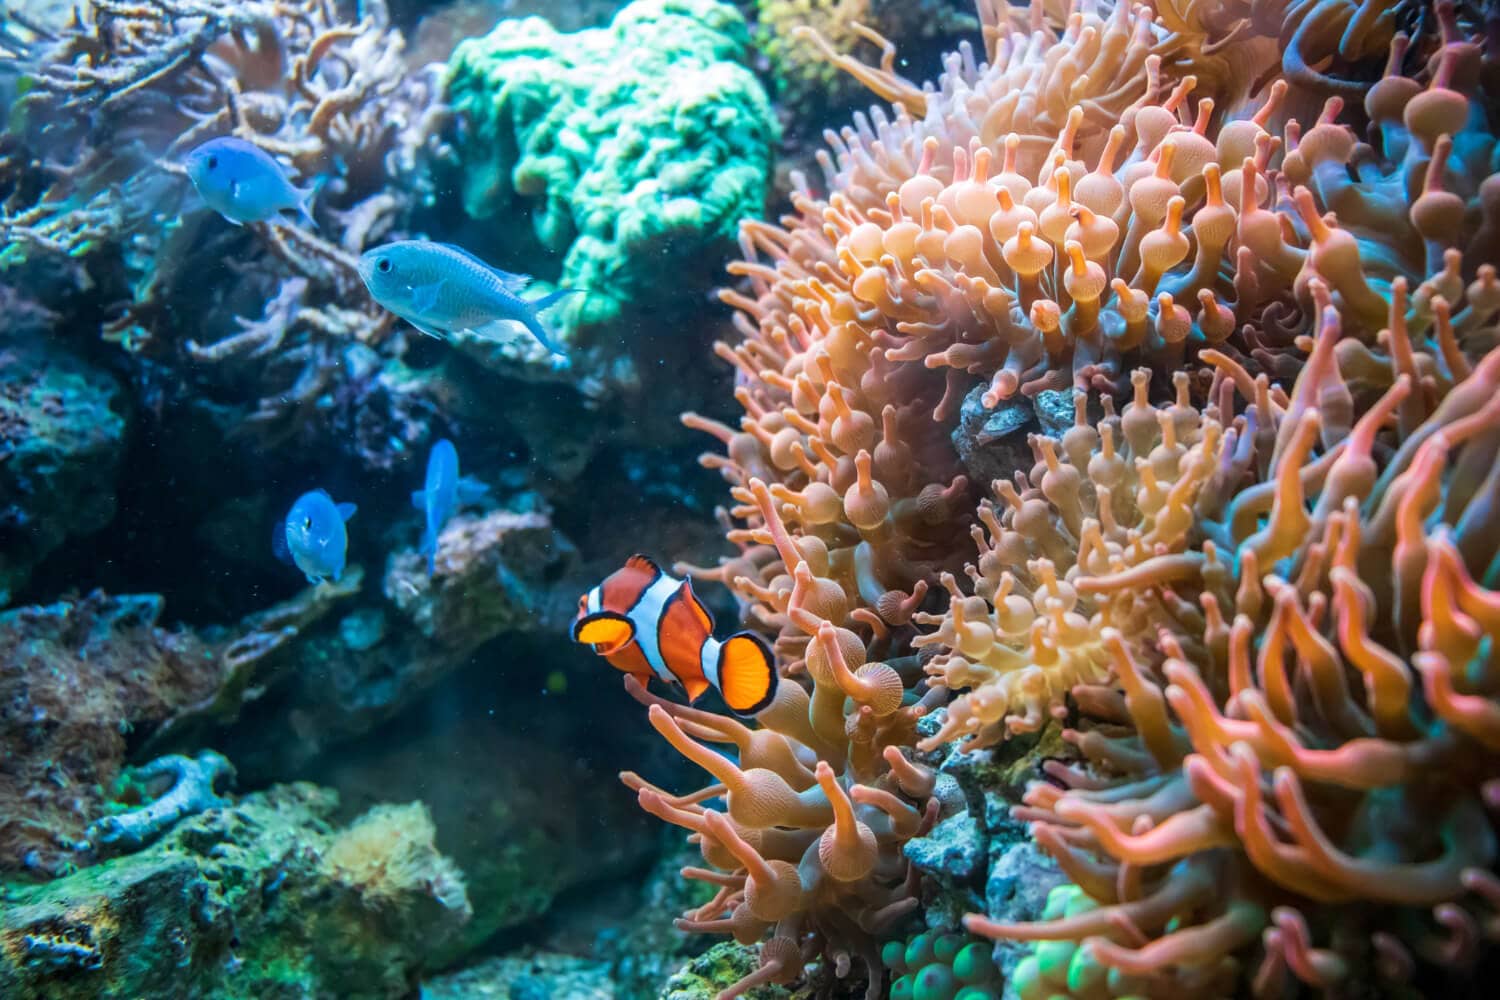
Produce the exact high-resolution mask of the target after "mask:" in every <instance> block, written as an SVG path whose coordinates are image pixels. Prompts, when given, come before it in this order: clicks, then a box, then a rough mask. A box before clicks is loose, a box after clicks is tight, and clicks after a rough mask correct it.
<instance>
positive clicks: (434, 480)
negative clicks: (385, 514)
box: [411, 438, 489, 576]
mask: <svg viewBox="0 0 1500 1000" xmlns="http://www.w3.org/2000/svg"><path fill="white" fill-rule="evenodd" d="M488 491H489V487H488V486H486V485H485V484H484V483H481V482H480V481H479V480H477V479H473V478H470V477H468V476H465V477H463V478H462V479H460V478H459V475H458V449H457V448H455V447H453V442H452V441H449V440H448V439H447V438H443V439H442V440H441V441H439V442H438V443H437V444H435V445H433V446H432V453H431V454H429V455H428V456H427V483H426V488H425V489H421V490H417V491H416V492H415V493H413V494H412V495H411V505H412V506H413V507H415V508H417V510H420V511H421V512H422V513H423V515H424V516H425V517H426V519H427V532H426V534H424V535H423V536H422V551H423V552H424V553H426V554H427V575H428V576H432V575H433V573H434V572H436V570H437V545H438V535H440V534H442V531H443V525H445V524H447V523H448V518H450V517H452V516H453V512H454V511H456V510H457V509H458V508H459V505H461V504H466V503H473V502H474V501H475V500H478V499H479V498H480V497H482V496H484V494H485V493H487V492H488Z"/></svg>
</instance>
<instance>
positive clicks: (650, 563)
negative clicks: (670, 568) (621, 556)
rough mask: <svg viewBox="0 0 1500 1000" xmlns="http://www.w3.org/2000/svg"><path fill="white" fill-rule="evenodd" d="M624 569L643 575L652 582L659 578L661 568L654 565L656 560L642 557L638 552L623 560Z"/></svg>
mask: <svg viewBox="0 0 1500 1000" xmlns="http://www.w3.org/2000/svg"><path fill="white" fill-rule="evenodd" d="M625 568H626V569H633V570H638V571H640V572H642V573H645V574H646V575H647V576H649V577H651V579H652V580H655V579H656V578H657V577H659V576H661V567H660V566H658V565H656V560H655V559H652V558H651V557H650V556H643V555H641V554H640V553H639V552H637V553H636V554H635V555H633V556H631V557H630V558H629V559H626V560H625Z"/></svg>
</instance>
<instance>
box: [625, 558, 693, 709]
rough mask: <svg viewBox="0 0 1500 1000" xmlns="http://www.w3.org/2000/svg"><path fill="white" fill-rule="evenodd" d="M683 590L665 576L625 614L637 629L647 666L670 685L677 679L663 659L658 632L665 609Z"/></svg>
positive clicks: (677, 582) (677, 581)
mask: <svg viewBox="0 0 1500 1000" xmlns="http://www.w3.org/2000/svg"><path fill="white" fill-rule="evenodd" d="M681 586H682V581H681V580H674V579H672V578H671V577H670V576H667V574H665V573H662V574H661V575H660V576H658V577H657V578H656V580H655V581H653V582H652V584H651V586H649V587H647V588H646V590H645V592H643V593H642V594H641V597H640V600H638V601H636V602H635V607H633V608H631V609H630V610H629V611H628V612H626V617H627V618H629V619H630V622H631V624H633V625H634V626H635V635H636V640H637V641H638V642H639V643H640V644H641V652H642V653H643V654H645V657H646V662H647V663H649V664H651V669H652V670H654V671H655V672H656V676H657V677H659V678H661V679H662V680H663V681H666V682H667V683H668V684H675V683H677V676H676V675H675V674H673V673H672V670H671V668H670V667H668V666H667V661H666V660H665V659H663V658H662V655H661V639H660V634H659V629H660V627H661V625H660V623H661V618H662V612H663V611H664V610H665V609H666V607H667V602H668V601H670V600H671V599H672V597H673V595H674V594H676V593H677V589H678V588H679V587H681Z"/></svg>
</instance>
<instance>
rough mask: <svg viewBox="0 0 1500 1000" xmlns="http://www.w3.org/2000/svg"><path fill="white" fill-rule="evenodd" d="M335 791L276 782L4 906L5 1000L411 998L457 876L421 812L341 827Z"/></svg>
mask: <svg viewBox="0 0 1500 1000" xmlns="http://www.w3.org/2000/svg"><path fill="white" fill-rule="evenodd" d="M337 805H338V798H337V796H336V795H335V794H334V793H332V792H330V791H327V790H324V789H320V788H317V787H316V786H313V785H307V784H296V785H283V786H277V787H275V788H273V789H271V790H270V791H268V792H264V793H259V794H255V795H249V796H246V797H245V799H244V800H242V801H241V802H240V803H239V804H238V805H235V806H232V807H227V808H217V809H210V810H208V811H206V812H204V813H201V814H199V815H197V816H195V817H193V818H191V819H187V820H184V821H182V822H180V823H178V824H177V825H176V826H175V827H174V828H173V829H172V830H171V832H170V833H168V834H167V835H166V836H165V837H164V838H163V839H161V840H159V841H158V842H157V843H155V844H154V845H153V846H151V847H148V848H146V849H145V850H142V851H139V852H137V853H135V854H130V855H126V856H124V857H120V858H116V859H113V860H111V861H106V862H104V863H102V864H98V865H94V866H92V867H89V868H85V869H82V870H80V871H78V872H75V873H74V874H72V875H69V876H67V877H65V878H61V879H58V880H56V881H53V882H50V883H47V884H45V885H37V886H25V887H18V886H7V887H5V888H4V889H3V905H0V996H4V997H6V998H7V1000H43V998H45V1000H73V998H85V997H86V998H90V1000H93V998H100V1000H115V998H118V1000H126V998H131V1000H133V998H137V997H213V998H216V1000H241V998H244V1000H250V998H257V1000H266V998H281V997H286V998H292V997H298V998H301V997H334V996H337V997H342V998H384V997H390V998H395V997H400V996H404V995H406V994H407V993H408V992H409V990H410V988H411V985H412V983H413V981H414V980H415V978H416V976H417V975H418V974H419V973H420V971H421V969H422V967H423V965H424V963H425V962H426V960H427V955H428V954H429V953H430V949H432V948H433V947H436V946H440V945H441V944H442V943H443V942H445V941H446V940H448V939H450V938H451V937H452V935H453V934H454V933H455V932H456V931H457V930H458V929H459V927H461V926H462V924H463V923H464V921H465V920H466V919H468V915H469V908H468V900H467V898H466V896H465V893H464V885H463V879H462V876H461V875H460V874H459V872H458V870H457V869H456V868H455V867H454V866H453V864H452V862H450V861H448V860H447V859H446V858H444V857H442V856H441V855H440V854H438V853H437V851H436V849H435V848H434V847H433V843H432V838H433V829H432V821H431V819H430V818H428V817H427V813H426V810H425V808H424V807H423V806H422V805H421V804H420V803H412V804H410V805H404V806H382V807H379V808H378V809H375V810H372V811H371V812H370V813H368V814H366V815H365V817H363V818H362V819H359V820H357V821H356V822H355V823H354V824H353V825H352V826H351V827H350V828H349V829H347V830H344V831H337V830H335V829H334V828H333V827H332V826H331V825H330V823H329V817H330V816H331V815H332V814H333V812H334V810H335V809H336V808H337Z"/></svg>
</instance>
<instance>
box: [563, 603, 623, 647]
mask: <svg viewBox="0 0 1500 1000" xmlns="http://www.w3.org/2000/svg"><path fill="white" fill-rule="evenodd" d="M634 638H635V625H633V624H632V623H631V621H630V619H629V618H626V617H625V616H624V615H622V614H619V613H617V612H614V611H596V612H595V613H594V614H591V615H586V616H584V617H583V618H580V619H578V620H577V621H576V622H574V623H573V641H574V642H583V643H587V644H588V645H590V646H603V647H604V648H606V649H617V648H618V647H620V646H623V645H625V643H627V642H629V641H630V640H631V639H634Z"/></svg>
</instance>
